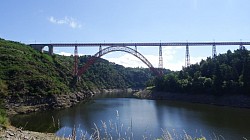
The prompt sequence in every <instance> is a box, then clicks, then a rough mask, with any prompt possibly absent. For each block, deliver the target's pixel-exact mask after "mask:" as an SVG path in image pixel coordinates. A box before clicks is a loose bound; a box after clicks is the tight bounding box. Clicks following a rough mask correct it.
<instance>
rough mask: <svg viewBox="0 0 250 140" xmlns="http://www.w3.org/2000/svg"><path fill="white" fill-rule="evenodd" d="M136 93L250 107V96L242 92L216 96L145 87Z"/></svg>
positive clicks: (149, 96) (186, 100) (218, 104)
mask: <svg viewBox="0 0 250 140" xmlns="http://www.w3.org/2000/svg"><path fill="white" fill-rule="evenodd" d="M135 95H136V97H138V98H143V99H152V100H169V101H181V102H192V103H201V104H210V105H217V106H229V107H237V108H250V96H247V95H242V94H240V95H221V96H215V95H213V94H189V93H170V92H159V91H154V90H152V89H144V90H141V91H139V92H137V93H136V94H135Z"/></svg>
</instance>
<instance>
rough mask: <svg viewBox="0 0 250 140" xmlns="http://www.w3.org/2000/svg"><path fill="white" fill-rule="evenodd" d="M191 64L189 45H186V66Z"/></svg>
mask: <svg viewBox="0 0 250 140" xmlns="http://www.w3.org/2000/svg"><path fill="white" fill-rule="evenodd" d="M188 66H190V55H189V46H188V44H187V45H186V57H185V67H188Z"/></svg>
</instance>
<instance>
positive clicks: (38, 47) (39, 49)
mask: <svg viewBox="0 0 250 140" xmlns="http://www.w3.org/2000/svg"><path fill="white" fill-rule="evenodd" d="M30 47H32V48H33V49H35V50H37V51H39V52H41V53H43V48H44V47H45V45H37V44H33V45H30Z"/></svg>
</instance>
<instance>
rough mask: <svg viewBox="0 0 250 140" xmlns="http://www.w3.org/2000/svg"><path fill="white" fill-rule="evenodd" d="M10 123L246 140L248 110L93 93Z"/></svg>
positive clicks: (66, 132)
mask: <svg viewBox="0 0 250 140" xmlns="http://www.w3.org/2000/svg"><path fill="white" fill-rule="evenodd" d="M11 122H12V124H13V125H14V126H16V127H23V128H24V129H28V130H33V131H41V132H52V133H56V135H58V136H64V137H68V136H70V135H71V134H72V129H73V128H75V130H76V133H77V137H78V138H79V137H80V135H81V136H82V135H83V134H84V135H85V136H86V137H87V138H89V137H90V136H91V133H94V132H97V131H96V127H97V128H98V130H99V132H100V133H101V135H103V136H109V137H110V135H112V138H113V139H117V138H118V137H122V138H125V139H129V138H132V139H135V140H137V139H143V138H147V139H154V138H160V137H161V136H162V135H163V134H166V132H165V131H166V130H167V131H168V132H169V133H170V134H171V136H172V137H175V138H176V139H177V138H179V139H181V137H184V136H185V133H186V134H188V135H190V136H192V137H193V138H194V137H201V136H205V137H206V138H207V139H215V138H216V137H217V139H218V138H219V139H223V138H224V139H229V140H231V139H232V140H238V139H243V137H244V138H247V139H250V109H241V108H231V107H221V106H213V105H204V104H194V103H184V102H173V101H166V100H158V101H157V100H145V99H135V98H97V99H95V100H93V101H91V102H88V103H84V104H83V103H82V104H79V105H77V106H75V107H72V108H68V109H64V110H59V111H46V112H42V113H31V114H28V115H17V116H14V117H13V118H11ZM95 125H96V126H95ZM163 131H164V132H163ZM86 132H87V133H86ZM222 137H223V138H222Z"/></svg>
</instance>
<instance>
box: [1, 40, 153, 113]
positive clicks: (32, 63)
mask: <svg viewBox="0 0 250 140" xmlns="http://www.w3.org/2000/svg"><path fill="white" fill-rule="evenodd" d="M0 52H1V53H0V96H1V98H2V99H4V102H5V107H6V108H8V109H9V110H10V111H14V112H15V113H26V112H27V110H28V112H30V111H36V110H45V109H48V108H50V109H51V108H64V107H68V106H72V105H74V104H76V103H77V102H79V101H82V100H84V99H88V98H89V97H90V96H91V95H92V94H94V93H98V92H99V93H100V92H102V90H103V89H127V88H138V87H145V86H146V82H147V81H149V80H150V79H152V75H151V72H150V71H149V70H148V69H145V68H125V67H123V66H121V65H117V64H114V63H110V62H109V61H107V60H104V59H98V60H97V62H96V63H94V65H92V66H91V67H90V68H89V69H88V71H87V72H86V73H85V74H84V75H82V76H81V78H80V79H81V80H80V81H79V82H78V83H77V84H74V78H73V75H72V71H73V60H74V57H73V56H60V55H53V56H50V55H48V54H46V53H41V52H38V51H36V50H34V49H32V48H31V47H29V46H27V45H25V44H21V43H18V42H13V41H7V40H4V39H0ZM89 57H90V56H81V57H80V58H79V67H81V66H82V65H84V64H85V63H86V62H87V60H88V58H89ZM11 109H12V110H11Z"/></svg>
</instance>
